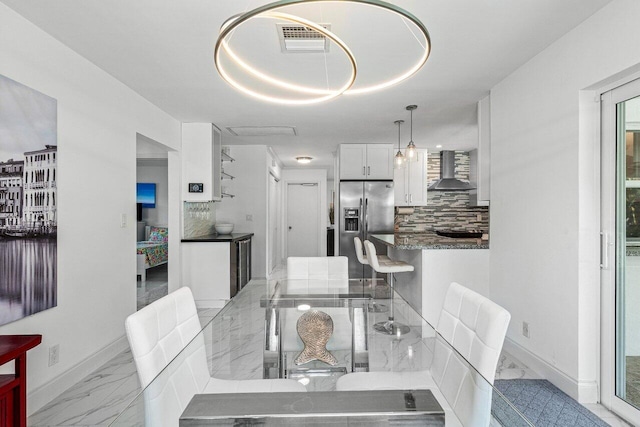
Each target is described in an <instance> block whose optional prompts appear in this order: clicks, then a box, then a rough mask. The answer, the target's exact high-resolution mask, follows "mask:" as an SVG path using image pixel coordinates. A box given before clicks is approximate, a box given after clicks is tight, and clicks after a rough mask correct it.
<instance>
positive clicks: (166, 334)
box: [125, 287, 211, 426]
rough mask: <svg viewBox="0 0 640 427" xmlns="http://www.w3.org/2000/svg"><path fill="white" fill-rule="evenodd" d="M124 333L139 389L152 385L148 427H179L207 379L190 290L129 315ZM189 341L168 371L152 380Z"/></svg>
mask: <svg viewBox="0 0 640 427" xmlns="http://www.w3.org/2000/svg"><path fill="white" fill-rule="evenodd" d="M125 328H126V332H127V338H128V340H129V345H130V346H131V352H132V353H133V360H134V362H135V364H136V369H137V371H138V378H139V379H140V384H141V385H142V387H143V388H145V387H147V386H149V384H151V386H149V387H147V388H146V389H145V391H144V402H145V417H146V425H150V426H166V425H177V420H178V418H179V416H180V414H181V413H182V412H183V411H184V409H185V408H186V406H187V404H188V403H189V401H190V400H191V398H192V397H193V395H194V394H196V393H200V392H201V391H202V390H203V389H204V388H205V386H206V385H207V383H208V381H209V380H210V379H211V375H210V373H209V368H208V367H207V360H206V349H205V345H204V338H203V336H202V334H199V332H200V330H201V326H200V320H199V319H198V312H197V310H196V305H195V302H194V300H193V295H192V294H191V290H190V289H189V288H187V287H184V288H180V289H178V290H177V291H175V292H172V293H170V294H169V295H167V296H165V297H163V298H161V299H159V300H157V301H155V302H154V303H152V304H151V305H148V306H147V307H144V308H143V309H141V310H140V311H138V312H137V313H134V314H132V315H130V316H129V317H128V318H127V320H126V322H125ZM194 337H195V340H194ZM191 341H193V342H192V343H191V345H190V346H189V348H188V349H187V351H185V352H184V353H183V354H181V355H180V357H179V359H178V360H176V362H174V363H172V364H171V366H170V367H168V368H167V369H168V370H169V371H168V372H163V373H162V375H160V376H159V377H158V379H157V380H156V381H153V380H154V378H156V376H158V374H159V373H160V372H161V371H162V370H163V369H164V368H165V367H166V366H167V365H168V364H169V362H171V361H172V360H173V359H174V358H175V357H176V355H178V353H180V352H181V351H182V350H183V349H184V348H185V347H186V346H187V344H189V343H190V342H191Z"/></svg>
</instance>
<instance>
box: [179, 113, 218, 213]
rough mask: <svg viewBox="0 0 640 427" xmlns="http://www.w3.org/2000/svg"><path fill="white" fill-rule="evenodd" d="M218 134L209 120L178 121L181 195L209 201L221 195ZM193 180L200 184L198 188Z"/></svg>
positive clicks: (192, 199)
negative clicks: (180, 122)
mask: <svg viewBox="0 0 640 427" xmlns="http://www.w3.org/2000/svg"><path fill="white" fill-rule="evenodd" d="M221 149H222V134H221V132H220V129H218V127H216V126H215V125H213V124H211V123H183V124H182V182H183V185H182V187H183V188H182V195H183V197H182V199H183V200H186V201H189V202H209V201H212V200H214V201H219V200H220V199H221V191H220V174H221V159H220V153H221ZM193 184H202V192H198V191H194V188H192V187H194V186H193Z"/></svg>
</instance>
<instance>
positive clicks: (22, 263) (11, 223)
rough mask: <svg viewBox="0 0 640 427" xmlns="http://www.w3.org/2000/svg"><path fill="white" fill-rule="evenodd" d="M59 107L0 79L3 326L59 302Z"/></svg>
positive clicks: (0, 305)
mask: <svg viewBox="0 0 640 427" xmlns="http://www.w3.org/2000/svg"><path fill="white" fill-rule="evenodd" d="M57 109H58V107H57V102H56V100H55V99H53V98H51V97H49V96H46V95H44V94H42V93H40V92H38V91H36V90H33V89H31V88H29V87H27V86H25V85H23V84H20V83H18V82H16V81H14V80H11V79H9V78H7V77H4V76H1V75H0V325H4V324H6V323H9V322H13V321H15V320H18V319H21V318H23V317H26V316H30V315H32V314H35V313H38V312H40V311H42V310H47V309H49V308H51V307H55V306H56V304H57V273H56V270H57V230H58V227H57V220H58V218H57V206H58V198H57V185H56V180H57V175H58V168H57V162H58V156H57V154H58V129H57V121H58V118H57Z"/></svg>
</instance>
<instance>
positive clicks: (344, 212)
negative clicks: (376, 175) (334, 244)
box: [339, 181, 394, 279]
mask: <svg viewBox="0 0 640 427" xmlns="http://www.w3.org/2000/svg"><path fill="white" fill-rule="evenodd" d="M393 206H394V198H393V181H341V182H340V212H339V223H340V228H339V233H340V235H339V239H340V255H342V256H346V257H348V258H349V278H351V279H360V278H365V279H368V278H371V275H372V270H371V267H369V266H368V265H364V266H363V265H362V264H360V262H358V258H356V252H355V246H354V243H353V238H354V237H356V236H357V237H360V240H362V241H363V242H364V241H365V240H370V241H371V242H372V243H373V244H374V245H375V247H376V250H377V251H378V255H383V254H386V253H387V248H386V246H385V245H383V244H382V243H378V242H376V241H375V240H371V239H369V235H371V234H377V233H393Z"/></svg>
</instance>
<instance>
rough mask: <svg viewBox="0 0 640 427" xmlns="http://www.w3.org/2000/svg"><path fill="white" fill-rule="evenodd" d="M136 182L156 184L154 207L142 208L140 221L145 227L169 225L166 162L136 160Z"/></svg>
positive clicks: (167, 170)
mask: <svg viewBox="0 0 640 427" xmlns="http://www.w3.org/2000/svg"><path fill="white" fill-rule="evenodd" d="M136 180H137V182H152V183H155V184H156V207H155V208H142V220H143V221H144V222H146V224H147V225H157V226H162V227H166V226H168V224H169V169H168V166H167V161H166V160H155V159H153V160H147V159H138V162H137V168H136Z"/></svg>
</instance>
